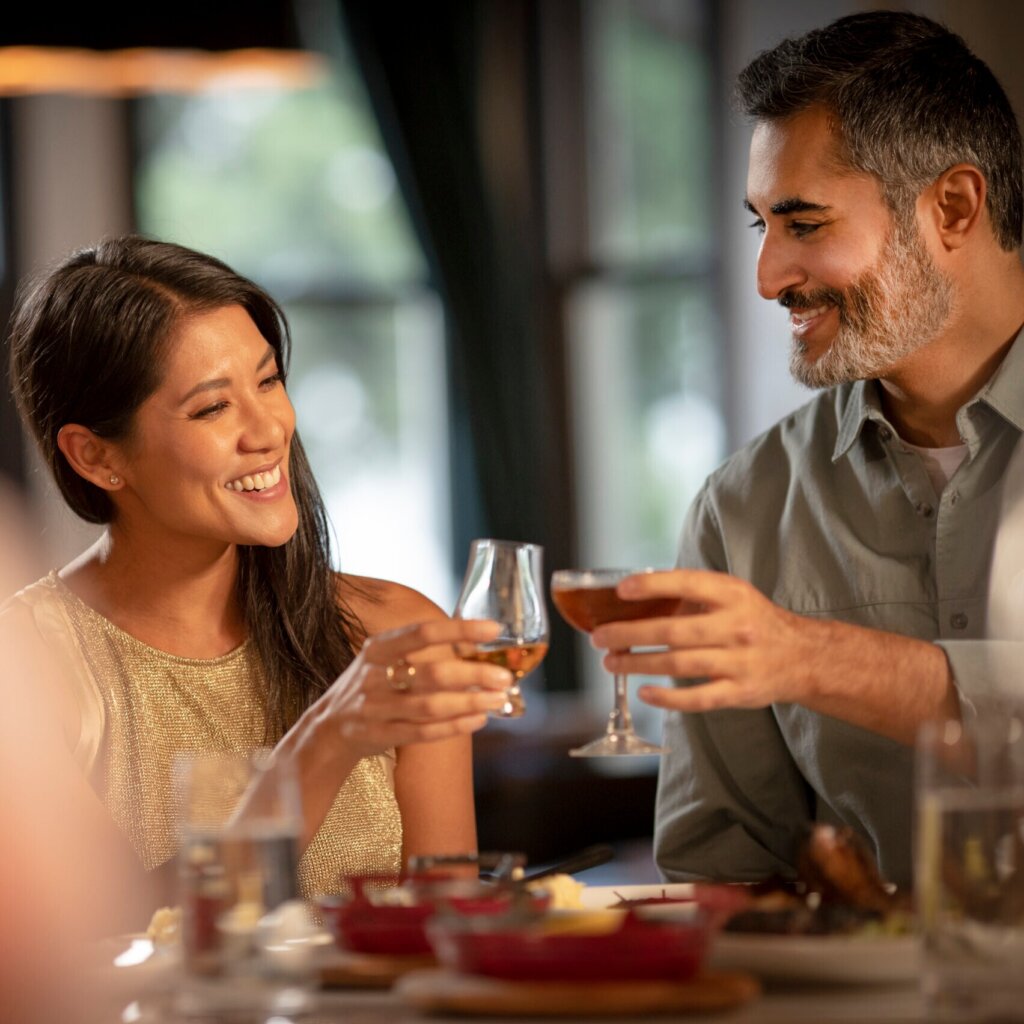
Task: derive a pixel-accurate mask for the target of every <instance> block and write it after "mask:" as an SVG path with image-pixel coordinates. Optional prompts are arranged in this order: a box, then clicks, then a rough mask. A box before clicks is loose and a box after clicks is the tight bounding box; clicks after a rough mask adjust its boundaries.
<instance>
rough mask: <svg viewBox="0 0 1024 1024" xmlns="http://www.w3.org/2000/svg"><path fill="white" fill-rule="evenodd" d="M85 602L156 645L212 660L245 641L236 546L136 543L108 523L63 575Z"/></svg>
mask: <svg viewBox="0 0 1024 1024" xmlns="http://www.w3.org/2000/svg"><path fill="white" fill-rule="evenodd" d="M60 575H61V578H62V579H63V580H64V582H65V583H66V584H67V585H68V587H70V589H71V590H72V591H73V592H74V593H75V594H77V595H78V597H80V598H81V599H82V600H83V601H84V602H85V603H86V604H87V605H89V606H90V607H91V608H93V609H94V610H95V611H97V612H99V613H100V614H101V615H103V616H104V617H105V618H107V619H110V621H111V622H113V623H114V625H116V626H118V627H119V628H120V629H123V630H124V631H125V632H126V633H130V634H131V635H132V636H134V637H136V638H137V639H139V640H142V641H143V642H144V643H147V644H149V645H150V646H151V647H156V648H157V649H158V650H161V651H167V652H168V653H170V654H177V655H180V656H182V657H189V658H215V657H218V656H220V655H221V654H226V653H227V652H228V651H231V650H233V649H234V648H236V647H237V646H238V645H239V644H240V643H241V642H242V641H243V640H244V639H245V636H246V630H245V624H244V622H243V620H242V614H241V610H240V608H239V606H238V600H237V597H236V590H235V583H236V579H237V575H238V548H237V547H236V546H235V545H233V544H196V543H195V542H190V543H188V544H174V543H164V544H159V545H158V544H151V543H150V544H145V545H141V544H136V543H133V540H132V538H131V537H130V536H126V535H125V534H124V532H123V531H119V530H118V529H117V527H116V526H111V527H110V528H109V529H108V530H107V532H106V533H104V534H103V536H102V537H100V539H99V540H98V541H97V542H96V543H95V544H94V545H93V546H92V547H91V548H89V549H88V550H87V551H85V552H83V554H81V555H80V556H79V557H78V558H76V559H75V560H74V561H73V562H71V563H69V564H68V565H67V566H65V567H64V568H63V569H62V570H61V573H60Z"/></svg>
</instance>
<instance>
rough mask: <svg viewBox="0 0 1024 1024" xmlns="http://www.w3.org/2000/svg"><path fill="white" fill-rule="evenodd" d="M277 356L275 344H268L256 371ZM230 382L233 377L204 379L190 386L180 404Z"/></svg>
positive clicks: (224, 386)
mask: <svg viewBox="0 0 1024 1024" xmlns="http://www.w3.org/2000/svg"><path fill="white" fill-rule="evenodd" d="M276 356H277V353H276V352H275V351H274V348H273V346H272V345H267V351H266V352H264V353H263V358H262V359H261V360H260V361H259V362H258V363H257V364H256V372H257V373H259V372H260V370H262V369H263V367H264V366H266V365H267V363H269V362H270V360H271V359H274V358H275V357H276ZM230 383H231V379H230V378H229V377H215V378H214V379H213V380H204V381H203V382H202V383H200V384H197V385H196V386H195V387H194V388H190V389H189V390H188V392H187V393H186V394H185V395H184V396H183V397H182V399H181V401H180V402H179V403H178V405H184V404H185V403H186V402H187V401H188V400H189V399H190V398H194V397H195V396H196V395H199V394H202V392H204V391H216V390H217V388H226V387H227V386H228V385H229V384H230Z"/></svg>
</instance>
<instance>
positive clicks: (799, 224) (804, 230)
mask: <svg viewBox="0 0 1024 1024" xmlns="http://www.w3.org/2000/svg"><path fill="white" fill-rule="evenodd" d="M820 227H821V225H820V224H809V223H808V222H807V221H802V220H794V221H792V222H791V223H790V225H789V230H790V231H792V232H793V234H794V235H796V237H797V238H803V237H804V236H805V235H811V234H814V232H815V231H817V230H818V228H820Z"/></svg>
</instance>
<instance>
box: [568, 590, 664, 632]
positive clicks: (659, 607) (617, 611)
mask: <svg viewBox="0 0 1024 1024" xmlns="http://www.w3.org/2000/svg"><path fill="white" fill-rule="evenodd" d="M551 599H552V600H553V601H554V602H555V607H556V608H557V609H558V611H559V612H560V613H561V616H562V618H563V619H565V621H566V622H568V623H569V625H570V626H573V627H575V628H576V629H578V630H581V631H582V632H584V633H592V632H593V631H594V630H595V629H597V627H598V626H601V625H603V624H604V623H606V622H624V621H626V620H627V619H655V618H659V617H661V616H667V615H674V614H675V613H676V612H677V611H678V610H679V606H680V604H681V602H680V601H679V599H678V598H674V597H650V598H645V599H643V600H641V601H626V600H625V599H623V598H621V597H619V595H618V594H617V593H616V592H615V588H614V587H574V588H569V589H564V590H563V589H561V588H554V587H553V588H552V590H551Z"/></svg>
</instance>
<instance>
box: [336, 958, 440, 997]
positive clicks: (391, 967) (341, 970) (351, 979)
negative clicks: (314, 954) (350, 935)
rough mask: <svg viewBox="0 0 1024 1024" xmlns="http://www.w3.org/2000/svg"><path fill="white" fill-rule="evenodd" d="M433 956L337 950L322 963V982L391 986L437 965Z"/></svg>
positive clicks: (354, 985)
mask: <svg viewBox="0 0 1024 1024" xmlns="http://www.w3.org/2000/svg"><path fill="white" fill-rule="evenodd" d="M436 963H437V961H436V960H435V959H434V958H433V957H432V956H381V955H377V954H372V953H350V952H347V951H345V950H333V951H332V952H331V954H330V956H328V957H326V958H325V959H324V960H323V961H322V963H321V964H320V983H321V984H322V985H326V986H327V987H328V988H390V987H391V986H392V985H393V984H394V983H395V981H396V980H397V979H399V978H401V977H402V976H403V975H405V974H408V973H409V972H410V971H422V970H423V969H424V968H427V967H433V966H434V965H435V964H436Z"/></svg>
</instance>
